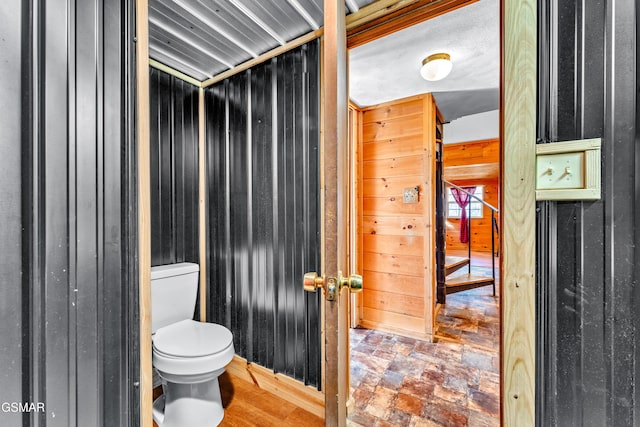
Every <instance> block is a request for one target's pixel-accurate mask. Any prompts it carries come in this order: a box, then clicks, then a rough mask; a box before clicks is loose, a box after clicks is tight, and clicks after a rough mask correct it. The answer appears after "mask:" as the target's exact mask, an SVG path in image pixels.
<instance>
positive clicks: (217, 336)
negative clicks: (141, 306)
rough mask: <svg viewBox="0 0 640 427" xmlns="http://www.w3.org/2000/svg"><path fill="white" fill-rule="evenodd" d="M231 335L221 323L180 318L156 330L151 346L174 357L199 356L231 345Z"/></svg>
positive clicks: (219, 350) (216, 351)
mask: <svg viewBox="0 0 640 427" xmlns="http://www.w3.org/2000/svg"><path fill="white" fill-rule="evenodd" d="M232 341H233V335H232V334H231V331H229V330H228V329H227V328H225V327H224V326H222V325H217V324H215V323H202V322H196V321H194V320H181V321H180V322H177V323H173V324H171V325H169V326H165V327H164V328H160V329H158V330H157V331H156V333H155V335H154V337H153V346H154V347H155V349H156V350H157V351H159V352H160V353H163V354H166V355H168V356H176V357H200V356H208V355H211V354H215V353H219V352H221V351H222V350H224V349H226V348H227V347H229V345H231V343H232Z"/></svg>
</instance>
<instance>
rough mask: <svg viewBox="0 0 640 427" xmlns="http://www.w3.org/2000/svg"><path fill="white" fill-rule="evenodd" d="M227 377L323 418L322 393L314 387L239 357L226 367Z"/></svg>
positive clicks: (235, 357) (234, 358)
mask: <svg viewBox="0 0 640 427" xmlns="http://www.w3.org/2000/svg"><path fill="white" fill-rule="evenodd" d="M226 371H227V372H228V373H229V375H232V376H234V377H236V378H239V379H242V380H244V381H247V382H250V383H252V384H255V385H256V386H257V387H259V388H261V389H263V390H266V391H268V392H270V393H272V394H274V395H276V396H278V397H281V398H283V399H285V400H287V401H289V402H291V403H293V404H294V405H296V406H298V407H300V408H302V409H305V410H307V411H309V412H311V413H312V414H314V415H317V416H319V417H321V418H324V393H322V392H321V391H319V390H318V389H316V388H315V387H312V386H308V385H304V383H302V382H300V381H298V380H295V379H293V378H291V377H288V376H286V375H283V374H279V373H278V374H277V373H275V372H273V371H272V370H270V369H267V368H265V367H263V366H260V365H256V364H255V363H249V362H247V360H246V359H244V358H242V357H240V356H237V355H236V356H234V357H233V360H232V361H231V363H229V365H227V367H226Z"/></svg>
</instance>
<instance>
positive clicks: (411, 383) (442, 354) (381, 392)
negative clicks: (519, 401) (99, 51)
mask: <svg viewBox="0 0 640 427" xmlns="http://www.w3.org/2000/svg"><path fill="white" fill-rule="evenodd" d="M437 333H439V334H440V335H441V336H442V339H439V340H437V341H439V342H434V343H431V342H426V341H421V340H418V339H413V338H408V337H404V336H400V335H394V334H390V333H386V332H379V331H374V330H368V329H352V330H351V335H350V340H351V388H352V391H353V398H354V404H353V409H352V410H351V411H350V413H349V416H348V425H351V426H353V427H360V426H362V427H376V426H381V427H382V426H408V427H421V426H456V427H457V426H471V427H473V426H498V425H499V424H500V399H499V396H500V394H499V393H500V377H499V372H500V371H499V354H498V348H499V310H498V299H497V297H495V298H494V297H493V295H492V291H491V287H490V286H489V287H484V288H478V289H474V290H471V291H467V292H460V293H457V294H453V295H450V296H448V299H447V305H446V307H444V308H443V309H442V310H441V311H440V313H439V315H438V331H437Z"/></svg>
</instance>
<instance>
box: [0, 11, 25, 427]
mask: <svg viewBox="0 0 640 427" xmlns="http://www.w3.org/2000/svg"><path fill="white" fill-rule="evenodd" d="M21 9H22V2H21V1H19V0H11V1H7V2H4V3H3V4H2V5H0V73H1V75H2V76H3V77H2V78H1V79H0V93H2V94H3V95H2V96H1V97H0V106H1V107H2V111H3V112H4V113H3V114H2V115H0V129H2V132H1V133H0V169H1V170H2V181H1V182H2V184H1V185H0V218H2V221H0V241H1V242H2V245H1V246H0V248H1V249H0V252H1V253H0V255H1V256H0V365H2V366H4V367H6V368H4V369H2V371H1V372H0V384H2V387H0V401H2V402H21V401H23V400H24V398H25V397H27V395H26V393H24V390H23V389H22V375H21V374H22V373H23V372H24V371H25V370H27V369H28V366H24V365H23V349H24V344H26V343H23V345H22V346H21V345H20V343H21V342H22V339H23V333H24V330H25V329H28V327H29V319H28V318H24V317H23V313H22V312H21V310H20V308H21V306H22V303H23V301H24V298H27V297H28V291H27V292H24V291H23V289H22V286H21V283H22V268H21V255H22V249H23V245H22V241H21V233H20V229H21V228H22V220H21V209H20V205H21V202H20V198H21V186H22V179H21V176H20V172H21V171H20V161H21V156H20V152H21V119H22V117H21V115H22V114H24V113H23V112H22V111H21V110H22V108H21V100H22V94H21V80H22V70H23V68H24V67H25V66H28V64H23V63H21V60H20V58H21V21H22V19H21V14H22V10H21ZM23 293H24V295H23ZM27 348H28V347H27ZM2 419H3V417H2V415H0V423H1V422H2ZM13 421H14V423H15V424H16V425H17V424H19V423H20V417H19V416H14V418H13Z"/></svg>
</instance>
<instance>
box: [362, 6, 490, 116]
mask: <svg viewBox="0 0 640 427" xmlns="http://www.w3.org/2000/svg"><path fill="white" fill-rule="evenodd" d="M437 52H446V53H448V54H449V55H451V62H452V63H453V70H452V71H451V74H449V76H448V77H447V78H445V79H444V80H441V81H438V82H428V81H426V80H424V79H422V77H420V73H419V70H420V66H421V65H422V59H423V58H425V57H426V56H428V55H430V54H432V53H437ZM499 59H500V26H499V1H498V0H479V1H478V2H476V3H473V4H471V5H468V6H465V7H462V8H459V9H457V10H454V11H453V12H449V13H446V14H444V15H441V16H438V17H436V18H433V19H430V20H428V21H425V22H422V23H420V24H418V25H414V26H413V27H410V28H407V29H405V30H402V31H398V32H396V33H393V34H391V35H389V36H387V37H384V38H381V39H378V40H375V41H373V42H370V43H367V44H365V45H362V46H359V47H356V48H353V49H351V50H350V56H349V95H350V98H351V100H352V101H353V102H355V103H356V104H358V105H359V106H362V107H364V106H369V105H375V104H379V103H382V102H386V101H391V100H394V99H400V98H404V97H407V96H412V95H417V94H420V93H425V92H432V93H433V94H434V97H435V98H436V103H437V104H438V107H439V108H440V111H441V112H442V114H443V115H444V118H445V120H446V121H451V120H455V119H456V118H458V117H462V116H466V115H470V114H476V113H482V112H485V111H490V110H496V109H497V108H498V101H499V84H500V60H499Z"/></svg>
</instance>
